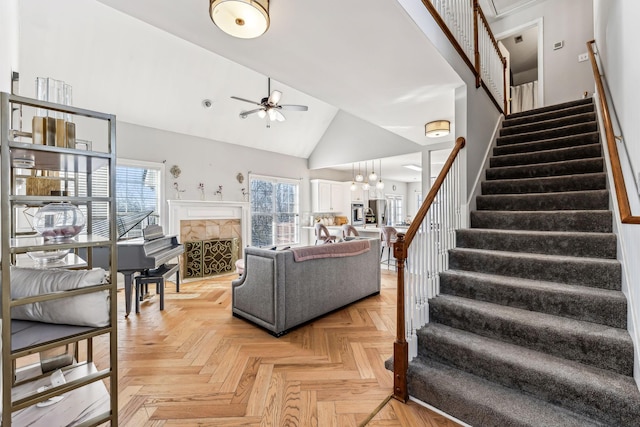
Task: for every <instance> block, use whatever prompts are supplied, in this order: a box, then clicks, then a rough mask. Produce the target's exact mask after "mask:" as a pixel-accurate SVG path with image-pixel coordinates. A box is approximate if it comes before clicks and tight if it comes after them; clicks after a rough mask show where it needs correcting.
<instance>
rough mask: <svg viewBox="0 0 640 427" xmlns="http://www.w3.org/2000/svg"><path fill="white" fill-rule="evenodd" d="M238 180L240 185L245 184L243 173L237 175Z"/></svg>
mask: <svg viewBox="0 0 640 427" xmlns="http://www.w3.org/2000/svg"><path fill="white" fill-rule="evenodd" d="M236 179H237V180H238V182H239V183H240V184H242V183H243V182H244V175H242V172H238V175H236Z"/></svg>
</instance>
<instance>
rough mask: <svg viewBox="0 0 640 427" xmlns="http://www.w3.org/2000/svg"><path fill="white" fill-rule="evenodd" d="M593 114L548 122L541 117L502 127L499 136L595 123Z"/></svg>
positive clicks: (583, 114) (559, 118)
mask: <svg viewBox="0 0 640 427" xmlns="http://www.w3.org/2000/svg"><path fill="white" fill-rule="evenodd" d="M595 120H596V115H595V113H593V112H591V113H582V114H576V115H571V116H565V117H558V118H553V119H548V120H542V118H541V117H537V118H536V120H534V121H530V122H529V123H523V124H520V125H514V126H504V125H503V126H502V128H501V129H500V136H509V135H519V134H522V133H530V132H538V131H542V130H551V129H556V128H560V127H564V126H570V125H575V124H582V123H588V122H595Z"/></svg>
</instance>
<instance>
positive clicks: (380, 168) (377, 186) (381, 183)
mask: <svg viewBox="0 0 640 427" xmlns="http://www.w3.org/2000/svg"><path fill="white" fill-rule="evenodd" d="M379 166H380V167H379V168H378V170H379V171H380V181H378V182H377V183H376V188H377V189H378V190H382V189H384V182H382V159H380V165H379Z"/></svg>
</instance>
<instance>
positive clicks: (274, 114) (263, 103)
mask: <svg viewBox="0 0 640 427" xmlns="http://www.w3.org/2000/svg"><path fill="white" fill-rule="evenodd" d="M267 93H268V94H269V96H267V97H266V98H262V99H261V100H260V102H255V101H251V100H249V99H244V98H240V97H237V96H232V97H231V98H233V99H237V100H238V101H244V102H249V103H251V104H255V105H258V106H259V108H256V109H253V110H247V111H240V118H241V119H246V118H247V116H248V115H249V114H254V113H257V114H258V117H260V118H261V119H263V118H265V117H266V118H267V127H268V128H270V127H271V122H273V121H276V122H284V121H285V120H286V118H285V117H284V115H283V114H282V113H281V112H280V110H292V111H307V110H309V107H307V106H306V105H291V104H278V102H280V98H282V92H280V91H279V90H274V91H273V92H271V78H268V79H267Z"/></svg>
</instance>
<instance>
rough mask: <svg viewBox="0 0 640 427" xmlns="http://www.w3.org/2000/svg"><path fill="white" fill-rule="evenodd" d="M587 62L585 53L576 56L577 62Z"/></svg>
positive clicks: (587, 55)
mask: <svg viewBox="0 0 640 427" xmlns="http://www.w3.org/2000/svg"><path fill="white" fill-rule="evenodd" d="M588 60H589V54H588V53H587V52H585V53H581V54H580V55H578V62H584V61H588Z"/></svg>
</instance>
